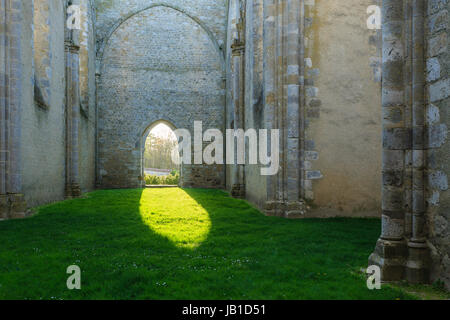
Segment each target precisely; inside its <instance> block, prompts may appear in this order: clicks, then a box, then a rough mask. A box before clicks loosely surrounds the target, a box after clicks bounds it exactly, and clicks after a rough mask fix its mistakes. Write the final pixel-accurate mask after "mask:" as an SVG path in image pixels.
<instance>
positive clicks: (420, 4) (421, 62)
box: [406, 0, 429, 282]
mask: <svg viewBox="0 0 450 320" xmlns="http://www.w3.org/2000/svg"><path fill="white" fill-rule="evenodd" d="M411 20H412V72H411V74H412V88H411V92H412V197H411V198H412V230H411V235H412V237H411V239H410V240H409V242H408V262H407V266H406V277H407V279H408V280H409V281H410V282H427V281H428V273H429V270H428V269H429V268H428V264H429V261H428V260H429V257H428V254H429V252H428V245H427V243H426V222H425V221H426V219H425V214H426V203H425V173H426V171H425V168H426V162H425V159H426V141H425V105H426V102H425V57H424V48H425V32H424V27H425V0H412V18H411Z"/></svg>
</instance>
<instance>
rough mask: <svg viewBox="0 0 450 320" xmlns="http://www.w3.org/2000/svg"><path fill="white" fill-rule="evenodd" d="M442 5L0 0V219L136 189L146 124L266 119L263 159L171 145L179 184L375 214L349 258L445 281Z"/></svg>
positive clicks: (294, 214) (448, 270) (448, 248)
mask: <svg viewBox="0 0 450 320" xmlns="http://www.w3.org/2000/svg"><path fill="white" fill-rule="evenodd" d="M449 11H450V2H449V1H447V0H383V1H382V0H352V1H337V0H330V1H328V0H327V1H325V0H165V1H159V0H0V61H1V63H0V157H1V158H0V230H1V224H2V223H3V224H5V223H10V222H11V221H16V220H18V221H19V220H20V221H21V220H22V219H24V220H27V219H34V218H33V212H35V210H34V209H33V208H37V207H40V206H45V205H49V204H53V203H58V202H60V201H64V200H67V199H78V198H80V199H82V198H83V197H85V196H86V195H89V194H90V193H91V192H94V191H96V190H116V189H117V190H119V189H139V188H145V187H146V183H145V179H144V168H143V152H144V147H145V139H146V137H147V136H148V133H149V130H151V128H153V127H154V126H155V125H156V124H159V123H165V124H167V125H168V126H169V127H170V128H171V129H173V130H177V129H183V130H185V132H188V133H190V134H191V136H192V138H194V129H195V126H196V123H197V124H198V123H201V125H202V128H201V129H200V130H201V131H202V132H201V133H204V132H205V131H206V130H208V129H216V130H219V131H220V132H223V133H224V140H227V139H226V138H229V137H225V132H227V130H237V129H242V130H243V131H247V130H249V129H252V130H253V129H254V130H256V132H261V130H266V131H267V132H268V133H269V136H270V132H271V131H273V130H278V132H279V137H278V140H277V143H278V145H277V147H278V152H277V153H276V156H277V159H278V164H279V165H278V166H277V168H278V170H277V171H276V172H275V173H274V174H270V175H263V174H261V172H263V171H262V168H264V167H267V164H262V163H256V164H255V163H253V164H249V163H239V162H235V163H228V162H226V161H225V160H223V161H216V162H215V163H212V164H207V163H205V162H201V163H198V162H195V161H192V162H190V161H188V163H183V164H182V165H181V176H180V183H179V187H180V188H185V189H186V190H190V189H196V188H201V189H220V190H225V191H226V192H228V193H229V194H230V196H231V197H234V198H238V199H242V200H245V201H247V202H248V203H249V204H250V205H251V206H254V207H255V208H257V209H258V210H259V211H260V212H261V213H262V214H264V215H266V216H273V217H278V218H279V219H293V220H301V219H328V218H329V219H333V218H336V217H338V218H367V219H378V221H379V228H380V232H379V238H378V240H377V241H374V242H373V243H372V245H371V247H372V251H368V252H366V256H367V259H366V261H367V264H366V267H367V266H370V265H375V266H378V267H379V268H380V270H381V278H382V281H383V282H396V281H406V282H408V283H413V284H432V283H435V282H436V281H438V282H440V283H443V286H444V287H446V288H447V290H448V289H450V191H449V190H448V189H449V188H448V176H449V175H450V136H449V134H448V131H449V129H448V128H449V126H450V78H449V74H450V50H449V49H448V42H449V41H450V21H449ZM266 131H263V132H266ZM259 137H261V136H259ZM247 138H248V136H247V135H246V136H245V138H244V139H247ZM200 139H201V138H200ZM216 139H217V138H216ZM233 139H234V137H233ZM245 141H246V142H245V148H246V151H245V152H246V153H247V154H248V153H250V151H248V149H249V148H248V147H249V143H248V140H245ZM258 142H259V147H261V141H258ZM208 143H209V142H208V140H203V141H201V144H202V146H203V147H206V146H207V145H208ZM224 143H225V141H224ZM273 144H274V140H273V139H272V141H271V142H270V143H268V146H267V147H268V149H269V150H270V147H271V146H272V147H273ZM192 145H194V141H193V142H192ZM200 152H202V150H200ZM216 155H217V151H216ZM222 156H223V159H225V158H227V154H226V152H224V154H223V155H222ZM273 159H274V154H272V160H273ZM174 200H176V199H174ZM5 228H6V227H5ZM1 250H2V249H1V243H0V251H1ZM0 257H1V255H0ZM0 261H1V259H0ZM0 273H1V267H0ZM0 297H1V295H0Z"/></svg>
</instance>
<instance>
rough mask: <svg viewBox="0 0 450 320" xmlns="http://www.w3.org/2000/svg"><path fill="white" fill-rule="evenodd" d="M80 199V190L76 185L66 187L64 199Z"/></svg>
mask: <svg viewBox="0 0 450 320" xmlns="http://www.w3.org/2000/svg"><path fill="white" fill-rule="evenodd" d="M79 197H81V188H80V185H79V184H78V183H72V184H68V185H66V199H71V198H79Z"/></svg>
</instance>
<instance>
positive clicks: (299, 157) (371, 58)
mask: <svg viewBox="0 0 450 320" xmlns="http://www.w3.org/2000/svg"><path fill="white" fill-rule="evenodd" d="M243 3H244V2H243V1H238V0H231V1H230V6H229V17H228V33H227V34H228V38H227V51H226V70H227V112H226V117H227V118H226V126H227V128H232V127H233V126H236V121H235V117H236V114H237V113H236V103H235V99H234V97H235V96H236V93H235V92H233V81H235V78H236V71H235V70H233V63H232V61H233V59H234V58H233V52H232V51H233V50H232V43H233V41H234V38H236V33H237V29H238V23H242V21H243V22H244V23H245V28H246V29H245V36H243V37H242V38H245V75H244V78H245V112H244V116H243V117H244V128H245V129H249V128H254V129H260V128H267V129H270V128H273V129H276V128H278V129H280V130H281V139H280V143H281V149H280V161H281V164H280V171H279V173H278V174H277V176H276V177H263V176H261V174H260V168H261V167H260V166H259V165H246V166H245V172H244V180H245V193H246V198H247V199H249V200H250V201H252V202H253V203H255V204H257V205H258V206H259V207H260V208H262V209H263V210H266V209H264V208H265V205H266V202H267V201H269V202H271V201H279V200H280V199H283V198H284V199H285V200H286V201H287V202H290V203H292V202H295V201H300V200H302V199H305V200H306V201H307V202H308V204H310V207H311V208H314V209H315V210H312V211H310V212H309V213H305V215H308V216H315V217H319V216H361V215H363V216H379V215H380V208H379V202H380V200H381V192H380V190H381V140H382V139H381V110H380V108H379V105H380V104H381V86H380V83H381V73H380V70H381V65H380V60H381V33H380V31H379V30H369V29H368V27H367V19H368V17H369V15H368V14H367V8H368V7H369V6H370V5H374V4H375V5H380V2H379V1H375V2H374V1H371V0H360V1H357V2H356V3H355V2H354V1H353V2H351V3H342V1H300V2H299V3H294V2H292V1H287V0H286V1H263V0H248V1H246V5H245V16H242V17H241V16H239V15H240V14H239V10H238V9H237V8H238V7H239V6H241V7H242V4H243ZM291 20H292V21H291ZM295 28H298V29H297V30H296V29H295ZM294 34H297V36H295V35H294ZM289 37H292V39H291V40H290V39H289ZM294 37H297V38H294ZM268 50H273V52H269V51H268ZM300 165H301V167H298V166H300ZM235 171H236V168H235V167H233V166H228V168H227V188H228V189H229V190H232V189H233V185H235V184H236V182H234V180H235V179H236V176H237V175H236V172H235ZM275 199H278V200H275ZM283 201H284V200H283ZM269 205H270V206H272V205H273V204H269ZM266 211H267V210H266Z"/></svg>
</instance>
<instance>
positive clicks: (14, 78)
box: [0, 0, 27, 219]
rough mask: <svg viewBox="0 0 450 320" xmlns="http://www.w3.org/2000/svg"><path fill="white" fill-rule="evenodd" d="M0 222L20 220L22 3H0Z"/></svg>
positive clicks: (23, 206)
mask: <svg viewBox="0 0 450 320" xmlns="http://www.w3.org/2000/svg"><path fill="white" fill-rule="evenodd" d="M0 3H1V6H0V15H1V17H0V32H1V33H0V63H1V66H0V219H7V218H23V217H25V213H26V208H27V205H26V202H25V199H24V196H23V193H22V158H21V142H22V137H21V124H22V123H21V112H22V105H21V99H22V70H21V54H22V51H21V32H22V3H21V1H19V0H0Z"/></svg>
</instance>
